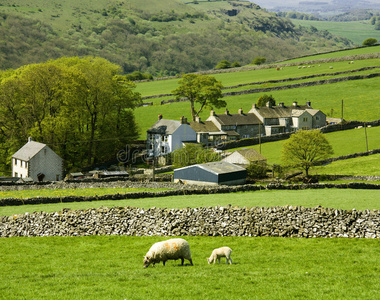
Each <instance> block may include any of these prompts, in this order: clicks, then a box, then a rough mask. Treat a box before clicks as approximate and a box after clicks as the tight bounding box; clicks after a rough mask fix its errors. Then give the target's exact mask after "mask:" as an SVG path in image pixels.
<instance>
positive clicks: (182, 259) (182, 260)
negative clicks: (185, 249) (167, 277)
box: [181, 257, 185, 266]
mask: <svg viewBox="0 0 380 300" xmlns="http://www.w3.org/2000/svg"><path fill="white" fill-rule="evenodd" d="M184 261H185V260H184V258H183V257H181V266H183V262H184Z"/></svg>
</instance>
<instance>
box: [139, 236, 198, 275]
mask: <svg viewBox="0 0 380 300" xmlns="http://www.w3.org/2000/svg"><path fill="white" fill-rule="evenodd" d="M185 258H186V259H187V260H188V261H189V262H190V265H193V261H192V259H191V252H190V246H189V243H188V242H187V241H185V240H184V239H171V240H167V241H162V242H158V243H155V244H153V246H152V247H150V249H149V251H148V253H147V254H146V255H145V256H144V268H146V267H148V266H149V265H150V264H153V266H154V265H155V264H156V263H159V262H161V261H162V263H163V264H164V266H165V262H166V261H167V260H169V259H174V260H177V259H181V265H182V266H183V262H184V259H185Z"/></svg>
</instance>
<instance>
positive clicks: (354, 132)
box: [227, 127, 380, 175]
mask: <svg viewBox="0 0 380 300" xmlns="http://www.w3.org/2000/svg"><path fill="white" fill-rule="evenodd" d="M366 131H367V141H368V150H373V149H380V127H368V128H366ZM326 137H327V139H328V141H329V142H330V144H331V146H332V147H333V150H334V154H333V155H332V156H333V157H338V156H342V155H348V154H352V153H359V152H366V151H367V143H366V137H365V129H364V128H360V129H351V130H344V131H336V132H331V133H326ZM284 142H285V140H283V141H277V142H270V143H263V144H261V154H262V155H264V156H265V157H266V158H267V160H268V163H269V164H280V163H281V159H280V155H281V149H282V144H283V143H284ZM241 148H253V149H255V150H256V151H259V152H260V145H254V146H251V147H240V148H234V149H228V150H227V151H230V152H233V151H235V150H237V149H241ZM363 159H365V158H363ZM375 162H376V161H375ZM332 164H335V162H334V163H332ZM378 167H379V169H378V170H380V161H379V164H378ZM357 172H360V173H361V174H360V175H380V171H377V174H373V172H376V170H372V171H371V170H370V169H366V168H364V166H363V168H360V169H358V170H357ZM366 172H370V173H371V174H367V173H366ZM339 174H341V173H339Z"/></svg>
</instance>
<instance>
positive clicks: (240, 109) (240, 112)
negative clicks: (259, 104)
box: [238, 107, 243, 115]
mask: <svg viewBox="0 0 380 300" xmlns="http://www.w3.org/2000/svg"><path fill="white" fill-rule="evenodd" d="M238 114H240V115H242V114H243V109H242V108H241V107H240V108H239V110H238Z"/></svg>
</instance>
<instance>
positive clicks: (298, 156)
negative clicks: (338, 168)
mask: <svg viewBox="0 0 380 300" xmlns="http://www.w3.org/2000/svg"><path fill="white" fill-rule="evenodd" d="M333 153H334V151H333V149H332V147H331V145H330V144H329V141H328V140H327V138H326V136H325V135H323V134H322V133H321V132H320V131H319V130H307V131H306V130H300V131H297V132H296V133H294V134H292V135H291V136H290V138H289V139H288V140H287V141H285V143H284V145H283V146H282V149H281V159H282V161H283V162H284V164H285V165H288V166H292V167H300V168H302V169H304V170H305V174H306V176H309V169H310V168H311V167H312V166H313V165H314V164H315V162H317V161H320V160H325V159H327V158H328V157H329V156H330V155H332V154H333Z"/></svg>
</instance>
